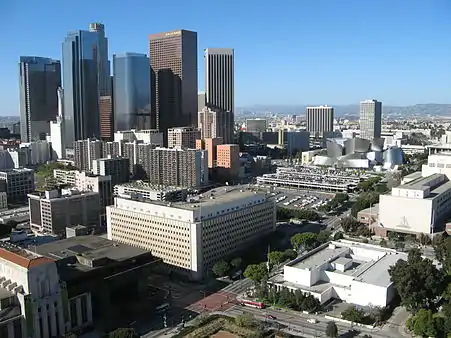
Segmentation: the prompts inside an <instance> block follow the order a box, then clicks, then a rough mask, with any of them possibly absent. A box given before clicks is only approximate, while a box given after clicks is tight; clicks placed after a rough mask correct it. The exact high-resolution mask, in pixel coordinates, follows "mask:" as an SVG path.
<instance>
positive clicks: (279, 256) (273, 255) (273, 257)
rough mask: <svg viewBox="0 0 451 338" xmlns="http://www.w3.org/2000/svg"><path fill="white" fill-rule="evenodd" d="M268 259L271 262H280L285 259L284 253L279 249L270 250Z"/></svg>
mask: <svg viewBox="0 0 451 338" xmlns="http://www.w3.org/2000/svg"><path fill="white" fill-rule="evenodd" d="M268 260H269V262H270V263H271V264H280V263H282V262H283V261H284V260H285V255H284V254H283V252H280V251H272V252H270V253H268Z"/></svg>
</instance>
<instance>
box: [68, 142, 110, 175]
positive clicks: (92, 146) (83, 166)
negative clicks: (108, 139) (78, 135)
mask: <svg viewBox="0 0 451 338" xmlns="http://www.w3.org/2000/svg"><path fill="white" fill-rule="evenodd" d="M103 148H104V142H103V141H100V140H92V139H89V138H88V139H86V140H79V141H75V142H74V165H75V167H77V168H78V169H79V170H82V171H91V170H92V161H93V160H96V159H98V158H103Z"/></svg>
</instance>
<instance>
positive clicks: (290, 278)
mask: <svg viewBox="0 0 451 338" xmlns="http://www.w3.org/2000/svg"><path fill="white" fill-rule="evenodd" d="M400 259H404V260H407V254H406V253H400V252H397V251H396V250H393V249H388V248H382V247H379V246H375V245H371V244H363V243H360V242H351V241H346V240H341V241H333V242H329V243H326V244H323V245H321V246H320V247H318V248H316V249H314V250H312V251H310V252H308V253H307V254H305V255H302V256H301V257H299V258H297V259H295V260H293V261H291V262H290V263H288V264H287V265H285V266H284V271H283V274H279V275H276V276H274V277H272V278H270V279H269V281H268V284H269V285H270V286H271V287H274V288H276V289H278V290H280V289H281V288H287V289H289V290H291V291H296V290H300V291H301V292H303V293H307V294H311V295H313V296H314V297H315V298H317V299H318V300H319V301H320V302H321V303H326V302H327V301H329V300H330V299H332V298H336V299H341V300H342V301H344V302H346V303H352V304H356V305H359V306H380V307H385V306H387V305H388V304H389V303H390V302H391V301H392V299H393V298H394V296H395V294H396V291H395V287H394V285H393V282H392V281H391V279H390V275H389V273H388V270H389V268H390V267H391V266H393V265H394V264H396V262H397V261H398V260H400Z"/></svg>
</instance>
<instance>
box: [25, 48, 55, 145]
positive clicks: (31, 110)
mask: <svg viewBox="0 0 451 338" xmlns="http://www.w3.org/2000/svg"><path fill="white" fill-rule="evenodd" d="M19 85H20V94H19V97H20V128H21V130H20V134H21V139H22V141H23V142H31V141H34V140H39V139H45V135H46V134H48V133H49V132H50V124H49V122H50V121H53V120H55V119H56V115H57V113H58V97H57V90H58V88H59V87H60V86H61V64H60V62H59V61H57V60H52V59H49V58H43V57H37V56H22V57H20V62H19Z"/></svg>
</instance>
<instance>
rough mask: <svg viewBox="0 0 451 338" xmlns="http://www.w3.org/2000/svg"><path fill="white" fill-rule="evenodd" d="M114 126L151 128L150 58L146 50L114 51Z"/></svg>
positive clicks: (119, 127) (115, 127)
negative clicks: (144, 51) (140, 51)
mask: <svg viewBox="0 0 451 338" xmlns="http://www.w3.org/2000/svg"><path fill="white" fill-rule="evenodd" d="M113 93H114V107H113V111H114V130H115V131H118V130H129V129H149V128H151V123H150V62H149V58H148V57H147V55H145V54H137V53H124V54H115V55H113Z"/></svg>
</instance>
